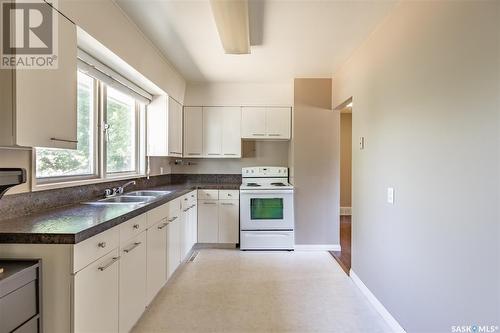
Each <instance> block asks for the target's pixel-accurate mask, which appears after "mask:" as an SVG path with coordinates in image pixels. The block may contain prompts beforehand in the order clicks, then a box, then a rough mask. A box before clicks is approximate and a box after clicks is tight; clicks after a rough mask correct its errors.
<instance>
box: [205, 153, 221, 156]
mask: <svg viewBox="0 0 500 333" xmlns="http://www.w3.org/2000/svg"><path fill="white" fill-rule="evenodd" d="M207 155H210V156H219V155H220V154H217V153H208V154H207Z"/></svg>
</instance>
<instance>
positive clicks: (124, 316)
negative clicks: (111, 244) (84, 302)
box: [119, 231, 147, 333]
mask: <svg viewBox="0 0 500 333" xmlns="http://www.w3.org/2000/svg"><path fill="white" fill-rule="evenodd" d="M120 254H121V259H120V298H119V299H120V305H119V312H120V322H119V329H120V333H127V332H130V330H131V329H132V327H133V326H134V325H135V323H136V322H137V321H138V320H139V318H140V317H141V315H142V313H143V312H144V309H145V308H146V269H147V266H146V260H147V251H146V232H145V231H143V232H141V233H140V234H139V235H137V236H135V237H134V238H132V239H130V240H129V241H127V242H124V244H123V246H121V248H120Z"/></svg>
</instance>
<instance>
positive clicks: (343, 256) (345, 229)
mask: <svg viewBox="0 0 500 333" xmlns="http://www.w3.org/2000/svg"><path fill="white" fill-rule="evenodd" d="M340 248H341V250H342V251H332V252H330V254H331V255H332V256H333V257H334V258H335V260H337V262H338V263H339V265H340V267H342V269H343V270H344V272H346V273H347V275H349V270H350V269H351V216H350V215H342V216H340Z"/></svg>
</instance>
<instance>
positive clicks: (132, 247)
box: [123, 242, 142, 253]
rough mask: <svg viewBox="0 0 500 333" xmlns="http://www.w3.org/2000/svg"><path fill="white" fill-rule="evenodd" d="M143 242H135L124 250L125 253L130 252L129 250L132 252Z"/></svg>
mask: <svg viewBox="0 0 500 333" xmlns="http://www.w3.org/2000/svg"><path fill="white" fill-rule="evenodd" d="M141 244H142V242H135V243H134V245H132V246H131V247H130V248H128V249H125V250H123V252H125V253H129V252H132V250H133V249H135V248H136V247H138V246H139V245H141Z"/></svg>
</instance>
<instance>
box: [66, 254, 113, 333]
mask: <svg viewBox="0 0 500 333" xmlns="http://www.w3.org/2000/svg"><path fill="white" fill-rule="evenodd" d="M119 259H120V256H119V254H118V248H115V249H114V250H112V251H111V252H109V253H108V254H106V255H105V256H103V257H102V258H100V259H98V260H96V261H95V262H93V263H91V264H90V265H88V266H87V267H85V268H83V269H82V270H80V271H79V272H77V273H76V274H75V275H74V280H73V293H74V296H73V297H74V304H73V322H74V332H75V333H77V332H82V333H86V332H103V333H104V332H106V333H108V332H118V299H119V298H118V293H119V272H120V269H119V265H118V260H119Z"/></svg>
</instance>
